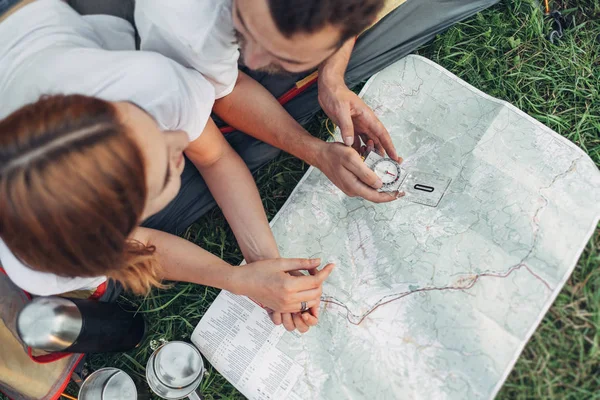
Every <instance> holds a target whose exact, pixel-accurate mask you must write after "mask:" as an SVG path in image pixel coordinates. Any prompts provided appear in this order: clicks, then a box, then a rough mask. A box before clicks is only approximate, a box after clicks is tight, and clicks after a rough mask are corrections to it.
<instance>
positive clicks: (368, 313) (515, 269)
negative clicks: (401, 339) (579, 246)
mask: <svg viewBox="0 0 600 400" xmlns="http://www.w3.org/2000/svg"><path fill="white" fill-rule="evenodd" d="M521 268H525V269H526V270H527V271H528V272H529V273H530V274H531V275H533V276H534V277H535V278H536V279H537V280H539V281H540V282H542V283H543V284H544V286H546V288H548V290H550V291H552V288H551V287H550V285H549V284H548V282H546V281H545V280H544V279H543V278H542V277H540V276H539V275H538V274H536V273H535V272H533V271H532V270H531V269H530V268H529V267H528V266H527V265H525V264H519V265H517V266H515V267H512V268H511V269H509V270H508V271H507V272H506V273H505V274H492V273H483V274H479V275H474V277H473V278H472V281H471V282H470V283H469V284H468V285H467V286H445V287H440V288H436V287H433V288H423V289H417V290H412V291H410V292H405V293H400V294H398V296H397V297H394V298H393V299H390V300H387V301H384V302H383V303H380V304H377V305H376V306H374V307H373V308H372V309H370V310H369V311H367V312H366V313H365V314H363V315H362V316H361V317H360V319H359V321H358V322H353V321H352V320H351V319H350V314H351V313H350V310H349V309H348V307H347V306H346V305H344V304H343V303H341V302H339V301H336V300H334V299H327V298H325V299H322V300H321V301H322V302H323V303H330V304H335V305H338V306H340V307H343V308H345V309H346V312H347V313H346V319H347V320H348V322H350V323H351V324H353V325H360V324H361V323H362V322H363V321H364V320H365V318H367V317H368V316H369V315H370V314H371V313H373V312H374V311H375V310H377V309H378V308H379V307H381V306H385V305H386V304H389V303H392V302H394V301H397V300H400V299H402V298H404V297H406V296H409V295H411V294H415V293H419V292H434V291H444V290H449V291H454V290H469V289H471V288H472V287H473V286H475V284H476V283H477V281H479V278H485V277H490V278H507V277H508V276H510V274H512V273H513V272H515V271H517V270H519V269H521ZM352 315H354V314H352Z"/></svg>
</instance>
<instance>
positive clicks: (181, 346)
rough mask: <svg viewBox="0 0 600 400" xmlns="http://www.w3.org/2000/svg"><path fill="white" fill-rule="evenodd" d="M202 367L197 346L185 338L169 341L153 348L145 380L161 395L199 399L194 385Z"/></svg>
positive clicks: (172, 397) (197, 384) (200, 379)
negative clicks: (183, 340)
mask: <svg viewBox="0 0 600 400" xmlns="http://www.w3.org/2000/svg"><path fill="white" fill-rule="evenodd" d="M205 371H206V370H205V369H204V360H202V356H201V355H200V352H199V351H198V349H196V348H195V347H194V346H192V345H191V344H189V343H185V342H177V341H175V342H169V343H166V344H164V345H162V346H161V347H159V348H158V349H156V351H155V352H154V353H152V355H151V356H150V358H149V359H148V364H147V365H146V381H147V382H148V385H149V386H150V389H152V391H153V392H154V393H156V394H157V395H159V396H160V397H162V398H163V399H167V400H174V399H182V398H184V397H188V398H189V399H191V400H200V399H201V397H200V396H199V395H198V394H197V393H196V389H197V388H198V386H200V382H201V381H202V378H204V373H205Z"/></svg>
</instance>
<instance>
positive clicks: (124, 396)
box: [78, 368, 137, 400]
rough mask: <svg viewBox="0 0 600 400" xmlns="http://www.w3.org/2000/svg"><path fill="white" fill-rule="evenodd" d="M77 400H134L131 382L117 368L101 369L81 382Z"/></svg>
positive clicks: (134, 392)
mask: <svg viewBox="0 0 600 400" xmlns="http://www.w3.org/2000/svg"><path fill="white" fill-rule="evenodd" d="M78 397H79V400H136V399H137V389H136V387H135V383H133V380H132V379H131V378H130V377H129V375H127V374H126V373H125V372H123V371H121V370H120V369H118V368H102V369H99V370H98V371H96V372H94V373H93V374H91V375H90V376H88V378H87V379H86V380H85V382H83V385H81V389H79V396H78Z"/></svg>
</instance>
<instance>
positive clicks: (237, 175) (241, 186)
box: [199, 146, 279, 262]
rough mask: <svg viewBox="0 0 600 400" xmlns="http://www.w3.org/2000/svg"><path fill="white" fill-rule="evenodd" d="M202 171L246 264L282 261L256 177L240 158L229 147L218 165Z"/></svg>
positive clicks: (215, 164) (204, 168) (201, 169)
mask: <svg viewBox="0 0 600 400" xmlns="http://www.w3.org/2000/svg"><path fill="white" fill-rule="evenodd" d="M199 170H200V173H201V174H202V176H203V178H204V180H205V181H206V184H207V185H208V187H209V189H210V192H211V193H212V195H213V197H214V198H215V200H216V201H217V204H218V205H219V207H221V210H222V211H223V214H224V215H225V218H226V219H227V222H228V223H229V226H230V227H231V230H232V231H233V233H234V235H235V237H236V239H237V242H238V245H239V246H240V249H241V250H242V254H243V255H244V257H245V259H246V261H247V262H254V261H259V260H265V259H273V258H279V251H278V249H277V244H276V242H275V238H274V237H273V233H272V232H271V228H270V226H269V222H268V220H267V216H266V214H265V210H264V208H263V204H262V201H261V199H260V195H259V193H258V189H257V188H256V183H255V182H254V177H253V176H252V174H251V173H250V171H249V170H248V167H247V166H246V164H245V163H244V161H243V160H242V159H241V158H240V156H239V155H238V154H237V153H236V152H235V151H234V150H233V149H232V148H231V147H230V146H226V148H224V150H223V155H222V157H221V158H219V160H218V161H216V162H215V163H214V164H212V165H210V166H208V167H200V168H199Z"/></svg>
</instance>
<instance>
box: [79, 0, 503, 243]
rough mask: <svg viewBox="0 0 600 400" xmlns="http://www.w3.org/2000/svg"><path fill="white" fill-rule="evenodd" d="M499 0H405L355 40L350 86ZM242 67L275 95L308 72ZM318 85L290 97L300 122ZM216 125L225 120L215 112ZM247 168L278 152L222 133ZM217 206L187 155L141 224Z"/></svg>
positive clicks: (101, 4) (184, 218)
mask: <svg viewBox="0 0 600 400" xmlns="http://www.w3.org/2000/svg"><path fill="white" fill-rule="evenodd" d="M498 1H499V0H407V1H406V2H405V3H404V4H402V5H400V6H399V7H398V8H397V9H395V10H394V11H392V12H391V13H390V14H388V15H387V16H385V17H384V18H383V19H382V20H381V21H379V22H378V23H377V24H376V25H375V26H374V27H372V28H371V29H369V30H368V31H366V32H365V33H364V34H363V35H361V36H360V37H359V39H358V41H357V42H356V46H355V48H354V51H353V53H352V57H351V59H350V63H349V65H348V69H347V71H346V76H345V79H346V82H347V84H348V86H349V87H350V88H353V87H354V86H356V85H357V84H359V83H360V82H363V81H364V80H366V79H368V78H369V77H370V76H372V75H373V74H375V73H377V72H379V71H380V70H382V69H383V68H385V67H387V66H388V65H390V64H392V63H394V62H395V61H397V60H399V59H401V58H402V57H404V56H406V55H408V54H410V53H411V52H413V51H414V50H415V49H417V48H418V47H419V46H421V45H423V44H424V43H426V42H428V41H429V40H431V39H433V38H434V37H435V35H437V34H438V33H440V32H443V31H445V30H446V29H448V28H449V27H450V26H452V25H453V24H455V23H457V22H459V21H461V20H463V19H465V18H467V17H469V16H471V15H473V14H475V13H477V12H479V11H481V10H484V9H486V8H488V7H490V6H492V5H494V4H495V3H497V2H498ZM69 4H71V6H72V7H73V8H75V9H76V10H77V11H79V12H80V13H81V14H84V15H85V14H98V13H103V14H109V15H115V16H118V17H121V18H124V19H127V20H129V21H130V22H132V15H133V0H102V1H98V0H69ZM240 69H241V70H242V71H244V72H245V73H247V74H249V75H250V76H252V77H253V78H254V79H256V80H257V81H258V82H259V83H261V84H262V85H263V86H264V87H265V88H266V89H267V90H269V92H271V93H272V94H273V95H274V96H275V97H280V96H281V95H283V94H284V93H285V92H287V91H288V90H289V89H291V88H293V87H294V85H295V84H296V82H297V81H299V80H301V79H302V78H303V77H305V76H307V75H308V73H306V74H296V75H290V76H274V75H267V74H265V73H261V72H255V71H249V70H248V69H247V68H245V67H244V66H240ZM317 96H318V87H317V86H316V85H314V86H312V87H311V88H309V89H307V90H306V91H305V92H303V93H302V94H300V95H299V96H297V97H296V98H294V99H293V100H291V101H290V102H288V103H287V104H286V105H285V106H284V107H285V109H286V110H287V111H288V112H289V113H290V114H291V115H292V116H293V117H294V118H295V119H296V120H297V121H298V122H300V123H301V124H305V123H307V122H308V121H309V120H310V119H311V118H312V117H313V116H314V115H315V114H316V113H317V112H318V111H319V110H320V106H319V101H318V97H317ZM215 121H216V122H217V125H220V126H222V125H223V123H222V122H220V121H219V119H218V118H217V117H216V116H215ZM226 138H227V140H228V141H229V142H230V144H231V145H232V147H233V148H234V149H235V150H236V151H237V152H238V153H240V156H241V157H242V158H243V159H244V161H246V163H247V164H248V166H249V168H250V170H251V171H253V172H254V171H255V170H256V169H258V168H260V167H261V166H262V165H264V164H265V163H267V162H268V161H269V160H271V159H272V158H275V157H276V156H277V154H279V151H278V150H277V149H274V148H273V147H271V146H269V145H267V144H265V143H262V142H259V141H257V140H256V139H253V138H251V137H249V136H247V135H245V134H244V133H242V132H239V131H236V132H233V133H228V134H227V135H226ZM215 205H216V203H215V201H214V199H213V198H212V196H211V195H210V192H209V191H208V190H207V187H206V184H205V183H204V181H203V179H202V177H201V176H200V174H199V173H198V171H197V170H196V168H195V167H194V166H193V165H192V164H191V163H190V162H189V161H188V160H187V159H186V166H185V169H184V172H183V174H182V187H181V190H180V192H179V194H178V195H177V197H176V198H175V199H174V200H173V201H172V202H171V203H170V204H169V205H168V206H167V207H166V208H165V209H164V210H162V211H161V212H160V213H158V214H157V215H154V216H153V217H151V218H149V219H148V220H146V221H145V222H144V226H147V227H151V228H155V229H160V230H163V231H167V232H171V233H181V232H184V231H185V229H187V227H188V226H189V225H191V224H192V223H193V222H195V221H196V220H197V219H198V218H200V216H202V215H203V214H205V213H206V212H207V211H209V210H210V209H211V208H213V207H214V206H215Z"/></svg>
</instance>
